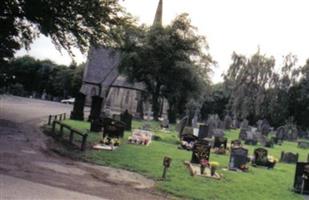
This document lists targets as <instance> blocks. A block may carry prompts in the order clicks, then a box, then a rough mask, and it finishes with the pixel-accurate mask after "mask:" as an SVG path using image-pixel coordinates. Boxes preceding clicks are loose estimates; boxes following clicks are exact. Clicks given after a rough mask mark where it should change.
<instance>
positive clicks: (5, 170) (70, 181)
mask: <svg viewBox="0 0 309 200" xmlns="http://www.w3.org/2000/svg"><path fill="white" fill-rule="evenodd" d="M71 110H72V105H64V104H60V103H55V102H49V101H41V100H35V99H28V98H21V97H15V96H0V199H1V200H2V199H25V200H27V199H40V200H44V199H57V200H58V199H65V200H69V199H76V200H79V199H83V200H85V199H94V200H96V199H116V200H117V199H119V200H120V199H121V200H122V199H134V200H135V199H167V198H169V197H168V196H166V195H164V194H161V193H158V192H157V191H155V190H154V184H155V183H154V181H152V180H149V179H147V178H145V177H143V176H141V175H139V174H136V173H132V172H128V171H125V170H119V169H114V168H109V167H103V166H97V165H92V164H87V163H82V162H78V161H73V160H71V159H68V158H64V157H62V156H60V155H57V154H55V153H53V152H52V151H50V150H49V149H48V147H47V145H46V144H50V143H52V142H54V141H53V139H51V138H49V137H47V136H45V135H44V134H42V133H41V131H40V129H39V126H40V123H42V120H44V121H45V122H46V120H47V116H48V115H50V114H59V113H64V112H65V113H67V115H69V113H70V111H71Z"/></svg>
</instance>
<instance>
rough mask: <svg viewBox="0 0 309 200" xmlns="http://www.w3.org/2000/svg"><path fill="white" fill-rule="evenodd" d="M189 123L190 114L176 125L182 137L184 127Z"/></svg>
mask: <svg viewBox="0 0 309 200" xmlns="http://www.w3.org/2000/svg"><path fill="white" fill-rule="evenodd" d="M187 125H188V116H185V117H183V118H182V119H181V120H180V121H179V123H178V124H177V125H176V131H177V132H178V133H179V137H181V135H182V132H183V129H184V128H185V127H186V126H187Z"/></svg>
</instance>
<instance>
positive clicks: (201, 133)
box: [198, 124, 209, 139]
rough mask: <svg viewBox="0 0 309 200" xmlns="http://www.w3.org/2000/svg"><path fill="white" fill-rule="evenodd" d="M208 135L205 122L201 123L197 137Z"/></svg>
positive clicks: (201, 137)
mask: <svg viewBox="0 0 309 200" xmlns="http://www.w3.org/2000/svg"><path fill="white" fill-rule="evenodd" d="M206 137H209V136H208V126H207V125H206V124H201V125H200V127H199V130H198V138H200V139H203V138H206Z"/></svg>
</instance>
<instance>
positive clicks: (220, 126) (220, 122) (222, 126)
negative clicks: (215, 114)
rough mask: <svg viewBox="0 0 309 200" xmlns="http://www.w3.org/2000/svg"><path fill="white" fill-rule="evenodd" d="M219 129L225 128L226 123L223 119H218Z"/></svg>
mask: <svg viewBox="0 0 309 200" xmlns="http://www.w3.org/2000/svg"><path fill="white" fill-rule="evenodd" d="M217 128H218V129H225V124H224V122H223V121H222V120H220V119H218V126H217Z"/></svg>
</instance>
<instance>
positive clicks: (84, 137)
mask: <svg viewBox="0 0 309 200" xmlns="http://www.w3.org/2000/svg"><path fill="white" fill-rule="evenodd" d="M57 125H58V126H59V133H57V131H56V126H57ZM64 129H67V130H68V131H69V133H70V136H69V142H70V143H71V144H74V135H79V136H81V137H82V141H81V145H80V150H81V151H84V150H85V149H86V142H87V137H88V133H87V132H85V133H83V132H81V131H80V130H77V129H74V128H72V127H70V126H69V125H67V124H64V123H62V122H60V121H58V120H54V121H53V123H52V133H53V135H54V136H57V137H61V138H63V134H64Z"/></svg>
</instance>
